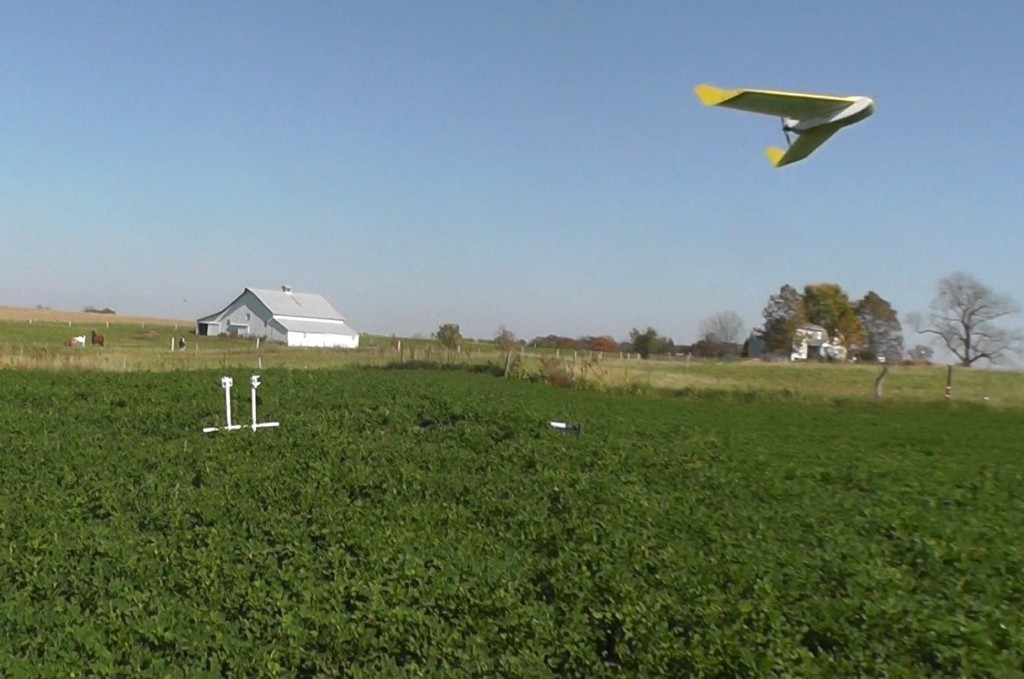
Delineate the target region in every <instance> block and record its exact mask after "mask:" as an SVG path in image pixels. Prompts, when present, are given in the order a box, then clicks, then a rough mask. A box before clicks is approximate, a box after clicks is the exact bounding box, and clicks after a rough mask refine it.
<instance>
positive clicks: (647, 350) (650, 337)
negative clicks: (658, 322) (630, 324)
mask: <svg viewBox="0 0 1024 679" xmlns="http://www.w3.org/2000/svg"><path fill="white" fill-rule="evenodd" d="M629 343H630V345H631V346H632V351H634V352H636V353H638V354H640V356H641V358H650V357H651V354H661V353H665V352H667V351H671V350H672V349H673V348H674V347H675V343H674V342H673V341H672V339H671V338H668V337H662V336H661V335H659V334H658V331H657V330H655V329H654V328H651V327H648V328H647V329H646V330H644V331H643V332H641V331H640V330H637V329H636V328H633V329H632V330H630V331H629Z"/></svg>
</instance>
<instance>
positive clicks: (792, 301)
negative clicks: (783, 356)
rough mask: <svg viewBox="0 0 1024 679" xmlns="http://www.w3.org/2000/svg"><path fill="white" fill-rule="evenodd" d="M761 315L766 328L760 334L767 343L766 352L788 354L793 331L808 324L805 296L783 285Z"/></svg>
mask: <svg viewBox="0 0 1024 679" xmlns="http://www.w3.org/2000/svg"><path fill="white" fill-rule="evenodd" d="M761 315H762V316H763V317H764V326H763V328H762V330H761V333H760V334H761V338H762V339H763V340H764V342H765V351H768V352H773V353H777V352H786V353H788V352H789V348H790V346H791V345H792V343H793V331H794V330H796V328H797V327H798V326H799V325H801V324H802V323H806V322H807V316H806V313H805V312H804V298H803V295H801V294H800V291H798V290H797V289H796V288H794V287H793V286H792V285H789V284H786V285H783V286H782V287H781V288H779V291H778V293H776V294H774V295H772V296H771V297H769V298H768V304H767V305H765V307H764V311H762V312H761Z"/></svg>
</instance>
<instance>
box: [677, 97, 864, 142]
mask: <svg viewBox="0 0 1024 679" xmlns="http://www.w3.org/2000/svg"><path fill="white" fill-rule="evenodd" d="M694 92H696V93H697V96H698V97H700V100H701V101H702V102H703V103H704V105H705V106H725V107H726V108H735V109H739V110H740V111H748V112H750V113H764V114H765V115H770V116H776V117H777V118H795V119H797V120H805V119H807V118H814V117H816V116H821V115H825V114H828V113H831V112H832V111H835V110H837V109H841V108H845V107H846V106H849V105H850V104H852V103H854V102H856V101H857V98H856V97H834V96H830V95H827V94H804V93H802V92H782V91H777V90H742V89H741V90H723V89H720V88H718V87H713V86H711V85H697V87H696V88H694ZM826 138H827V137H826ZM822 141H824V140H822ZM819 143H820V142H819ZM794 146H795V144H794ZM812 150H813V149H812Z"/></svg>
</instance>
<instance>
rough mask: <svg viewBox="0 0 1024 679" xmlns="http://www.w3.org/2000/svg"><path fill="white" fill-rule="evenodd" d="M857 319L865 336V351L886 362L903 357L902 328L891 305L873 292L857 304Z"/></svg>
mask: <svg viewBox="0 0 1024 679" xmlns="http://www.w3.org/2000/svg"><path fill="white" fill-rule="evenodd" d="M856 310H857V318H859V319H860V322H861V325H862V326H863V327H864V333H865V335H866V344H867V350H868V351H870V352H871V353H873V354H874V355H875V356H879V357H882V358H884V359H885V360H886V361H889V362H893V361H899V360H900V359H901V358H902V357H903V326H902V325H900V319H899V316H898V315H897V314H896V310H895V309H893V308H892V305H891V304H890V303H889V302H888V301H887V300H885V299H884V298H883V297H882V296H881V295H879V294H878V293H877V292H875V291H874V290H871V291H869V292H868V294H866V295H864V299H862V300H860V301H859V302H857V305H856Z"/></svg>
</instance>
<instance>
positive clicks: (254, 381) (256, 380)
mask: <svg viewBox="0 0 1024 679" xmlns="http://www.w3.org/2000/svg"><path fill="white" fill-rule="evenodd" d="M249 382H250V384H252V430H253V431H256V387H258V386H260V376H259V375H253V376H252V378H250V380H249Z"/></svg>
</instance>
